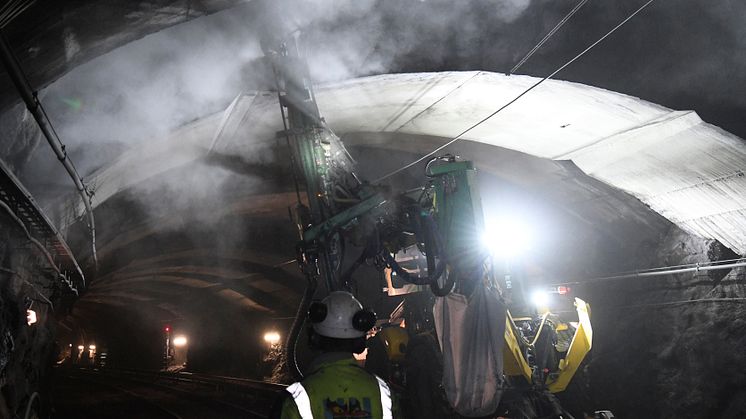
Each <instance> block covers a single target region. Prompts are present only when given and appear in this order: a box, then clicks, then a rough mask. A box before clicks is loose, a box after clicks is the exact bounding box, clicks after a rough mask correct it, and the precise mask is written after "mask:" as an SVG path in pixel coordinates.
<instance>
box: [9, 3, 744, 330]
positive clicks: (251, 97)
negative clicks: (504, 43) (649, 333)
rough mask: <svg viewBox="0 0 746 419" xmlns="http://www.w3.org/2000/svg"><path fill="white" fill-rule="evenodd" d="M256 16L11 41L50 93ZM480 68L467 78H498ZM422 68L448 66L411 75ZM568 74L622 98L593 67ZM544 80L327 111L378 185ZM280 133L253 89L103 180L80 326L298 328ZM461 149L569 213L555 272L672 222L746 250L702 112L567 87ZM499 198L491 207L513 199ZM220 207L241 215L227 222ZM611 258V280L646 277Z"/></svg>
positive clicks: (342, 101)
mask: <svg viewBox="0 0 746 419" xmlns="http://www.w3.org/2000/svg"><path fill="white" fill-rule="evenodd" d="M28 3H31V2H28ZM238 3H242V2H240V1H229V0H224V1H219V0H215V1H189V0H185V1H153V2H125V1H113V2H105V3H102V2H91V1H75V2H63V3H60V2H52V1H37V2H33V4H31V5H30V8H29V9H28V10H27V11H25V12H24V13H22V14H21V15H19V16H18V17H17V18H16V19H14V20H13V21H11V22H9V23H7V24H6V25H5V27H4V28H3V32H4V33H5V35H6V36H7V37H8V39H9V41H10V42H11V44H12V45H13V46H14V49H15V51H16V54H17V55H18V57H19V59H20V61H21V63H22V65H23V67H24V68H25V69H26V71H27V73H28V76H29V78H30V80H31V82H32V84H33V85H34V86H36V87H39V88H41V87H43V86H46V85H48V84H49V83H51V82H53V81H54V80H56V79H57V78H58V77H60V76H62V75H63V74H65V73H68V72H69V71H70V70H72V69H74V68H76V67H77V66H79V65H81V64H83V63H85V62H88V61H89V60H91V59H93V58H95V57H97V56H100V55H102V54H104V53H106V52H108V51H111V50H113V49H115V48H117V47H118V46H121V45H124V44H127V43H129V42H132V41H133V40H136V39H138V38H141V37H143V36H145V35H147V34H149V33H152V32H156V31H159V30H162V29H164V28H167V27H169V26H173V25H178V24H180V23H184V22H187V21H189V20H191V19H194V18H195V17H199V16H203V15H206V14H210V13H213V12H217V11H219V10H222V9H225V8H230V7H232V6H235V5H236V4H238ZM19 4H20V5H21V6H22V5H23V4H25V2H20V3H19ZM423 7H424V6H423ZM92 22H95V23H92ZM633 41H634V37H633ZM468 60H470V58H468V57H466V58H464V61H465V62H467V61H468ZM423 62H426V63H429V61H427V59H425V60H424V61H423ZM468 62H469V63H470V64H467V65H465V67H472V68H474V67H477V68H494V67H495V65H494V63H492V64H490V63H489V62H486V61H484V60H482V62H481V63H475V62H474V61H473V60H472V61H468ZM422 66H425V67H427V68H425V69H442V68H444V67H446V68H447V67H448V65H447V64H444V65H436V64H422V65H420V64H416V65H414V64H413V65H407V64H399V65H398V67H396V69H398V70H402V69H403V70H412V69H422ZM452 67H458V68H459V69H461V68H463V67H464V66H461V65H458V66H452ZM379 70H380V69H379ZM568 78H571V79H574V80H578V81H587V82H589V83H593V84H599V85H606V86H607V87H615V86H618V85H615V84H614V83H612V82H608V83H607V82H606V81H605V79H599V78H598V77H596V76H594V75H589V74H585V73H584V72H583V71H579V72H575V73H571V76H569V77H568ZM535 81H536V79H534V78H531V77H526V76H511V77H507V76H503V75H500V74H496V73H491V72H487V71H480V72H477V71H463V72H460V71H459V72H450V71H449V72H438V73H415V74H391V75H381V76H374V77H367V78H360V79H353V80H350V81H345V82H341V83H333V84H329V85H325V86H321V87H320V88H319V89H318V101H319V105H320V108H321V112H322V115H324V117H325V118H326V119H327V120H328V121H329V123H330V125H331V127H332V128H333V129H334V130H335V131H336V132H337V134H339V135H340V136H342V137H343V139H344V141H345V142H346V144H347V145H348V147H350V149H351V152H352V154H353V155H354V156H355V157H356V158H357V159H358V160H359V163H360V168H361V172H362V173H363V174H364V175H365V176H366V177H367V178H368V179H373V178H376V177H378V176H380V175H382V174H384V173H386V172H387V171H389V170H393V169H396V168H398V167H399V166H400V165H402V164H405V163H407V162H408V161H410V160H411V159H413V158H417V157H419V156H420V155H422V154H423V153H425V152H429V151H431V150H432V149H434V148H435V147H438V146H439V145H441V144H444V143H445V142H446V141H448V140H449V139H450V138H451V137H452V136H454V135H456V134H458V133H459V132H461V131H462V130H463V129H464V128H465V127H467V126H469V125H471V124H472V123H474V122H476V121H478V120H480V119H481V118H483V117H484V116H486V115H489V114H490V113H491V112H493V111H494V110H495V109H496V107H498V106H499V105H501V104H503V103H505V102H507V101H508V100H509V99H510V98H512V97H514V96H515V95H516V94H518V93H519V92H520V91H521V90H523V89H525V88H526V87H528V86H530V85H531V84H532V83H534V82H535ZM637 81H639V80H637ZM635 83H636V81H635V80H633V82H631V84H630V86H632V87H630V91H632V92H634V91H635V87H634V84H635ZM236 90H237V92H238V90H239V89H236ZM625 91H626V90H625ZM0 92H2V95H0V98H1V99H0V108H2V109H7V108H8V107H9V106H10V105H11V104H12V103H13V102H14V100H15V97H16V96H15V94H14V92H13V89H12V88H11V86H10V84H9V82H8V81H7V77H5V76H0ZM627 92H628V93H629V91H627ZM669 102H670V101H669ZM684 109H686V108H684ZM708 112H712V111H711V110H708ZM224 117H226V118H227V119H225V120H224V119H223V118H224ZM221 122H222V123H223V125H222V126H221ZM734 126H739V125H738V124H736V125H734ZM279 129H280V118H279V114H278V105H277V103H276V98H275V96H274V95H273V94H271V93H261V92H260V93H258V94H254V93H251V94H248V93H247V94H243V95H242V96H240V97H239V98H238V99H237V101H236V102H235V106H234V107H233V108H232V109H230V111H229V112H227V113H225V114H224V113H223V112H219V113H217V114H214V115H211V116H204V115H203V117H201V118H200V119H198V120H197V121H194V122H192V123H190V124H188V125H186V126H184V127H181V128H180V129H178V130H175V131H173V132H171V133H170V134H169V135H167V136H165V137H163V138H158V139H154V140H153V141H148V142H146V143H145V144H138V146H137V147H133V148H132V149H128V150H124V151H123V152H122V153H121V155H120V156H118V158H117V159H115V160H114V161H103V162H101V163H100V165H99V166H101V167H100V168H99V169H97V170H95V171H94V172H93V174H92V175H91V176H89V177H88V178H89V180H90V182H91V184H92V185H94V187H95V189H96V204H97V210H96V211H97V216H98V217H99V219H101V220H103V221H102V222H101V223H102V225H101V227H100V235H101V237H100V242H99V245H100V252H101V257H102V268H101V270H100V272H99V276H98V278H97V280H96V281H95V282H94V283H93V284H92V286H91V288H90V290H89V292H88V293H87V294H85V295H84V296H83V298H81V300H80V301H79V303H78V305H77V306H76V312H75V313H74V314H75V318H77V319H78V321H92V320H90V319H91V318H94V317H99V316H100V315H101V314H102V313H118V312H120V311H121V310H125V311H126V310H133V309H135V308H136V309H137V310H138V311H139V312H141V313H146V314H145V315H146V317H147V316H151V317H153V318H158V319H162V320H164V321H166V320H168V319H178V318H185V317H188V316H190V315H193V316H196V315H199V313H196V312H195V311H198V310H199V307H204V308H205V309H209V308H210V307H221V306H225V307H231V309H237V310H243V311H245V312H247V313H269V314H270V315H272V316H287V315H291V314H292V312H293V308H294V306H295V303H296V301H297V299H298V298H299V295H300V294H299V293H300V291H301V289H302V278H301V277H300V275H299V274H298V272H297V268H296V266H295V265H294V264H293V263H292V262H290V261H292V259H293V257H294V254H293V247H294V243H295V236H294V235H293V231H292V226H291V225H290V223H289V221H288V218H287V207H288V206H289V205H292V204H293V203H294V202H295V195H294V192H293V190H292V185H291V183H290V181H289V172H288V171H287V161H286V160H284V159H283V156H285V154H283V153H284V150H283V149H282V147H280V146H278V145H277V142H276V140H275V132H276V131H278V130H279ZM392 152H394V153H393V154H392ZM444 152H452V153H454V154H459V155H461V156H462V157H464V158H468V159H473V160H475V161H476V163H477V165H478V167H479V168H480V170H481V171H482V172H483V174H484V176H486V178H487V179H488V180H489V182H487V183H490V182H494V183H495V184H499V185H503V186H505V187H506V188H507V189H511V188H512V189H515V190H518V191H521V193H522V194H524V195H527V196H530V197H533V198H536V197H540V198H537V199H539V201H540V202H541V205H544V206H548V207H552V208H553V210H552V211H553V212H552V214H553V215H554V216H555V217H556V218H555V220H557V221H561V222H562V223H564V225H565V229H564V230H562V231H557V236H558V237H561V238H560V239H557V240H559V241H558V242H554V243H553V245H555V246H557V245H560V244H563V245H565V247H567V248H570V247H572V246H575V247H576V248H577V249H578V250H577V251H576V253H575V254H569V253H562V252H557V254H555V255H554V258H555V259H551V258H549V257H550V255H549V253H551V252H548V251H547V252H545V254H542V255H540V256H542V257H546V258H549V259H546V261H545V262H544V263H545V264H547V265H549V264H550V262H549V261H551V262H555V261H560V262H563V263H565V264H566V265H568V266H569V265H571V262H570V261H573V260H576V259H578V258H581V256H580V255H581V254H582V253H583V252H588V253H589V254H592V252H593V251H594V248H597V247H598V246H597V245H598V243H601V242H609V243H612V247H613V248H614V249H624V251H625V252H628V253H626V254H632V253H634V252H635V250H634V249H635V248H637V247H639V244H640V243H645V242H655V240H656V239H657V238H658V237H659V236H660V235H661V234H664V233H665V231H667V229H668V228H669V227H670V223H671V222H672V223H674V224H675V225H677V226H679V227H681V228H683V229H684V230H686V231H689V232H692V233H695V234H698V235H701V236H704V237H708V238H712V239H717V240H719V241H721V242H722V243H724V244H726V245H727V246H729V247H730V248H732V249H733V250H736V251H737V252H739V253H744V252H745V251H746V224H745V223H744V220H745V219H746V217H744V215H746V213H745V210H744V208H746V207H745V206H744V205H746V178H745V177H744V173H743V168H744V162H745V161H746V149H745V147H744V141H743V140H742V139H740V138H738V137H736V136H734V135H731V134H729V133H727V132H725V131H723V130H720V129H719V128H717V127H715V126H712V125H710V124H707V123H705V122H703V121H702V120H701V119H700V118H699V116H698V115H697V113H695V112H693V111H673V110H671V109H668V108H666V107H664V106H659V105H656V104H653V103H650V102H646V101H643V100H640V99H637V98H635V97H630V96H625V95H622V94H618V93H614V92H611V91H607V90H603V89H596V88H592V87H588V86H584V85H580V84H576V83H569V82H560V81H549V82H547V83H546V84H544V85H543V86H541V87H540V88H538V89H536V91H534V92H532V93H531V94H530V95H527V96H526V97H525V98H524V99H522V100H521V101H519V102H517V103H516V104H515V105H514V106H511V107H510V108H508V109H506V110H505V111H504V112H502V113H501V114H499V115H497V116H495V117H494V118H492V119H490V120H489V121H487V122H486V123H485V124H482V125H481V126H480V127H478V128H477V129H475V130H474V131H472V132H470V133H469V134H468V135H467V136H465V138H464V139H463V140H462V141H461V142H457V143H456V144H454V145H452V146H450V147H448V148H447V149H445V150H444ZM420 176H421V167H415V168H413V169H412V170H411V171H408V172H405V173H404V174H402V176H400V177H398V178H397V181H400V182H402V184H407V183H410V184H416V183H417V182H418V179H419V178H420ZM174 185H177V186H176V187H175V186H174ZM487 192H488V193H487V194H486V196H485V199H486V201H488V202H490V201H491V200H492V201H500V199H499V198H500V197H501V196H500V195H499V194H497V193H495V194H494V196H491V195H490V194H489V193H490V192H491V191H490V190H489V189H488V190H487ZM510 197H512V196H509V197H507V198H510ZM214 202H224V203H225V205H223V208H221V209H220V211H215V210H214V208H215V207H214V205H210V203H214ZM499 203H500V202H497V204H499ZM56 204H57V205H56V206H55V207H54V208H53V209H52V211H51V213H50V214H51V216H52V217H54V218H55V221H56V223H57V224H58V225H59V226H60V227H62V228H63V229H64V228H68V227H70V228H71V230H70V232H71V240H72V242H73V243H75V242H76V240H77V241H81V242H82V241H84V240H85V237H83V236H82V235H81V236H80V237H77V236H76V235H75V226H74V223H73V222H74V220H75V219H76V218H77V216H78V215H79V214H80V211H81V209H82V205H81V204H80V203H79V202H77V201H76V198H74V197H69V199H65V200H57V201H56ZM562 240H564V242H563V241H562ZM76 248H77V249H81V250H80V251H79V252H80V254H79V259H82V260H84V261H85V260H87V259H88V258H89V255H87V254H86V253H85V252H86V250H85V249H86V246H83V245H80V246H76ZM537 258H538V256H537ZM604 261H605V260H602V261H600V262H599V264H601V262H604ZM608 262H610V263H609V264H608V265H607V266H606V269H609V270H613V269H614V268H619V269H622V268H633V267H630V266H624V265H619V264H618V262H619V261H608ZM614 263H617V264H614ZM545 268H546V266H545ZM561 271H562V270H561ZM562 272H563V273H564V274H565V275H581V276H582V275H592V274H598V273H608V271H598V270H597V271H594V270H593V269H590V270H589V271H586V272H583V271H579V270H573V269H571V268H569V267H567V268H565V270H564V271H562ZM195 307H197V309H195ZM85 319H88V320H85Z"/></svg>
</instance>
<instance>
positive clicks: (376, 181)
mask: <svg viewBox="0 0 746 419" xmlns="http://www.w3.org/2000/svg"><path fill="white" fill-rule="evenodd" d="M654 1H655V0H648V1H647V2H646V3H645V4H643V5H642V6H640V7H639V8H638V9H637V10H635V11H634V12H633V13H632V14H631V15H629V16H628V17H627V18H626V19H624V20H623V21H621V22H619V24H617V25H616V26H614V27H613V28H612V29H611V30H610V31H609V32H607V33H606V34H605V35H604V36H602V37H601V38H599V39H598V40H597V41H596V42H594V43H592V44H591V45H589V46H588V47H587V48H586V49H584V50H583V51H581V52H580V53H579V54H578V55H576V56H575V57H573V58H572V59H571V60H569V61H568V62H566V63H565V64H563V65H562V66H560V67H559V68H557V69H556V70H554V71H553V72H552V73H551V74H549V75H548V76H545V77H544V78H542V79H541V80H539V81H537V82H536V83H534V84H533V85H531V86H530V87H529V88H527V89H526V90H524V91H523V92H521V93H520V94H519V95H518V96H516V97H514V98H513V99H511V100H510V101H509V102H507V103H506V104H504V105H503V106H501V107H500V108H499V109H497V110H496V111H494V112H492V113H491V114H489V115H487V116H486V117H484V118H482V119H481V120H479V121H477V122H476V123H474V124H472V125H471V126H469V127H468V128H466V129H465V130H463V131H461V133H460V134H458V135H457V136H455V137H453V138H452V139H451V140H449V141H448V142H446V143H445V144H443V145H441V146H440V147H438V148H436V149H435V150H433V151H431V152H429V153H427V154H425V155H424V156H422V157H420V158H418V159H417V160H414V161H412V162H410V163H408V164H406V165H404V166H402V167H400V168H398V169H396V170H394V171H392V172H389V173H387V174H385V175H383V176H381V177H379V178H378V179H376V180H374V181H373V183H378V182H381V181H383V180H386V179H388V178H390V177H391V176H394V175H396V174H398V173H401V172H403V171H405V170H407V169H409V168H410V167H412V166H414V165H416V164H418V163H420V162H422V161H424V160H425V159H427V158H428V157H430V156H432V155H434V154H436V153H438V152H439V151H441V150H443V149H444V148H446V147H448V146H450V145H451V144H453V143H455V142H456V141H458V140H460V139H461V137H463V136H464V135H466V134H467V133H469V132H470V131H471V130H473V129H474V128H476V127H478V126H479V125H481V124H483V123H484V122H485V121H487V120H488V119H490V118H492V117H493V116H495V115H497V114H498V113H500V112H501V111H503V110H504V109H505V108H507V107H508V106H510V105H512V104H513V103H515V102H517V101H518V100H519V99H520V98H522V97H523V96H525V95H526V94H527V93H528V92H530V91H532V90H534V89H535V88H537V87H538V86H539V85H541V84H542V83H544V82H545V81H547V80H549V79H551V78H552V77H554V76H555V75H557V73H559V72H560V71H562V70H564V69H565V68H567V67H568V66H569V65H570V64H572V63H574V62H575V61H577V60H578V59H579V58H580V57H582V56H583V55H585V54H586V53H587V52H588V51H590V50H591V49H593V48H594V47H595V46H596V45H598V44H600V43H601V42H603V41H604V40H605V39H606V38H608V37H609V36H610V35H611V34H613V33H614V32H616V31H617V29H619V28H621V27H622V26H623V25H624V24H625V23H627V22H629V21H630V19H632V18H633V17H635V16H636V15H637V14H638V13H640V12H641V11H643V10H644V9H645V8H646V7H648V6H649V5H650V4H651V3H652V2H654Z"/></svg>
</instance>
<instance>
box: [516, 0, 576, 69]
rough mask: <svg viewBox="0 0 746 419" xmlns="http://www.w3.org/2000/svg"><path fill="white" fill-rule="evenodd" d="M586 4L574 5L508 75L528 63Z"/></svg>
mask: <svg viewBox="0 0 746 419" xmlns="http://www.w3.org/2000/svg"><path fill="white" fill-rule="evenodd" d="M586 3H588V0H580V2H579V3H578V4H576V5H575V7H573V8H572V10H570V13H568V14H567V15H566V16H565V17H564V18H563V19H562V20H560V21H559V23H557V25H555V26H554V28H552V30H551V31H549V33H547V34H546V35H544V38H542V39H541V41H539V43H538V44H536V46H534V47H533V48H532V49H531V51H529V52H528V54H526V56H525V57H523V58H522V59H521V61H518V64H516V65H515V66H514V67H513V68H511V69H510V71H509V72H508V75H511V74H514V73H515V72H516V71H518V69H519V68H521V66H522V65H523V64H524V63H525V62H526V61H528V59H529V58H531V56H532V55H534V53H535V52H536V51H538V50H539V48H541V47H542V46H543V45H544V44H545V43H546V42H547V41H548V40H549V38H551V37H552V35H554V34H555V32H557V31H558V30H559V29H560V28H561V27H562V26H563V25H564V24H565V23H566V22H567V21H568V20H570V18H571V17H572V16H573V15H574V14H575V13H576V12H577V11H578V10H580V8H581V7H583V5H584V4H586Z"/></svg>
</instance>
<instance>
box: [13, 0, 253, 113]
mask: <svg viewBox="0 0 746 419" xmlns="http://www.w3.org/2000/svg"><path fill="white" fill-rule="evenodd" d="M238 3H241V1H240V0H163V1H103V2H102V1H90V0H74V1H62V2H61V1H54V0H20V1H11V0H8V1H3V2H2V4H3V5H2V8H0V12H1V16H2V20H0V28H2V32H3V34H4V35H5V36H6V38H7V39H8V41H9V42H10V44H11V45H12V46H13V47H14V52H15V54H16V55H17V57H18V60H19V61H20V63H21V66H22V67H23V68H24V70H25V73H26V76H27V77H28V78H29V81H30V82H31V85H32V86H35V87H36V88H37V89H41V88H43V87H46V86H47V85H48V84H49V83H51V82H53V81H54V80H56V79H57V78H58V77H60V76H61V75H63V74H65V73H67V72H68V71H70V70H72V69H74V68H75V67H77V66H79V65H81V64H83V63H86V62H87V61H89V60H91V59H93V58H95V57H97V56H100V55H102V54H105V53H107V52H109V51H111V50H112V49H115V48H117V47H119V46H122V45H124V44H127V43H129V42H132V41H134V40H137V39H139V38H142V37H143V36H145V35H147V34H150V33H153V32H156V31H159V30H162V29H165V28H168V27H170V26H173V25H177V24H179V23H184V22H187V21H189V20H192V19H195V18H198V17H200V16H204V15H207V14H211V13H215V12H217V11H220V10H223V9H225V8H229V7H232V6H235V5H236V4H238ZM4 73H5V69H4V68H3V69H0V109H3V110H4V109H7V107H8V106H9V105H11V104H12V103H13V102H16V101H17V100H18V95H17V94H16V91H15V89H14V88H13V85H12V84H11V83H10V79H9V78H8V77H7V75H5V74H4Z"/></svg>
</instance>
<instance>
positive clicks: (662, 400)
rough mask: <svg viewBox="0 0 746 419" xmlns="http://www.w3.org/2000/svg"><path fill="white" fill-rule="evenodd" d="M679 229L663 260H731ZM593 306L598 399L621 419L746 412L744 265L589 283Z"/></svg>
mask: <svg viewBox="0 0 746 419" xmlns="http://www.w3.org/2000/svg"><path fill="white" fill-rule="evenodd" d="M734 257H738V255H736V254H734V253H733V252H731V251H730V250H728V249H727V248H724V247H723V246H722V245H721V244H719V243H718V242H714V241H711V240H704V239H701V238H697V237H693V236H690V235H688V234H686V233H684V232H682V231H681V230H678V229H676V228H672V230H671V232H670V233H669V234H668V235H667V237H665V238H664V239H663V240H662V242H661V243H659V245H658V247H657V252H656V253H655V258H651V259H654V260H655V261H656V262H657V263H656V265H657V266H675V265H681V264H690V263H703V262H710V261H717V260H726V259H731V258H734ZM585 287H586V288H587V291H588V292H589V294H590V296H591V298H590V300H591V302H592V307H593V313H592V314H593V323H594V332H595V335H594V345H595V346H594V349H593V353H592V358H591V361H590V363H589V364H588V367H587V371H588V372H589V377H590V381H589V385H590V387H589V388H590V392H591V398H592V399H593V404H594V405H595V406H596V407H597V408H601V407H603V408H609V409H611V410H612V411H614V413H615V414H616V415H617V416H618V417H620V418H682V417H688V418H723V419H725V418H743V417H746V350H744V348H746V268H743V267H740V268H735V269H732V270H719V271H699V272H687V273H679V274H672V275H666V276H657V277H647V278H633V279H624V280H618V281H608V282H603V281H602V282H599V283H594V284H587V285H585Z"/></svg>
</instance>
